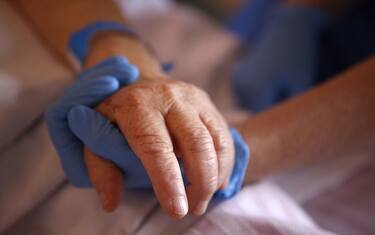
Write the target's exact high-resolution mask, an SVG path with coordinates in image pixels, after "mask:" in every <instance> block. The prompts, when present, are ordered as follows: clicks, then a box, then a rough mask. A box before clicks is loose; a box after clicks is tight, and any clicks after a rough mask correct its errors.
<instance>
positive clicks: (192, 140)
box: [184, 127, 214, 153]
mask: <svg viewBox="0 0 375 235" xmlns="http://www.w3.org/2000/svg"><path fill="white" fill-rule="evenodd" d="M184 139H185V140H184V141H186V143H187V144H188V146H189V150H190V151H191V152H193V153H210V152H213V150H214V149H213V142H212V138H211V136H210V135H209V134H208V132H207V131H206V130H205V129H204V128H202V127H195V128H191V129H189V130H188V131H187V133H186V134H185V138H184Z"/></svg>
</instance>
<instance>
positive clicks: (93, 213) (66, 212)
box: [0, 1, 360, 235]
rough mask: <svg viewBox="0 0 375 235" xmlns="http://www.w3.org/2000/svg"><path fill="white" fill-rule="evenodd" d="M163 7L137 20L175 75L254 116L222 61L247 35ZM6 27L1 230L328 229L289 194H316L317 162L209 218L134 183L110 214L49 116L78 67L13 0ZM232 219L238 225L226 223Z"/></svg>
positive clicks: (0, 26)
mask: <svg viewBox="0 0 375 235" xmlns="http://www.w3.org/2000/svg"><path fill="white" fill-rule="evenodd" d="M130 2H133V4H134V1H130ZM164 2H165V1H164ZM164 4H165V3H164ZM160 12H161V13H160V14H159V15H158V14H148V15H149V18H142V19H140V18H137V17H136V18H133V23H134V25H135V28H136V30H137V31H139V33H140V34H141V35H142V36H143V37H144V38H147V39H149V40H150V41H152V45H153V47H154V48H155V51H156V54H157V55H158V56H159V57H160V59H161V61H163V62H166V61H174V62H175V63H176V67H175V70H174V71H173V72H172V76H173V77H174V78H176V79H181V80H183V81H188V82H192V83H194V84H196V85H198V86H200V87H202V88H203V89H205V90H207V91H208V93H209V94H210V95H211V97H212V99H213V101H214V103H215V104H216V105H217V106H218V107H219V109H220V110H221V111H222V112H223V113H224V114H227V113H230V115H229V116H227V117H229V118H230V119H232V120H239V119H243V118H246V117H247V116H248V115H249V114H248V113H247V112H246V111H244V110H241V109H238V108H237V107H236V105H235V101H234V99H233V98H232V96H231V91H230V89H229V87H230V86H229V78H230V68H229V69H228V68H227V66H223V65H226V64H227V62H228V61H230V58H232V56H233V54H234V51H235V49H236V48H237V46H238V41H237V40H236V39H235V38H233V37H232V36H231V35H229V34H227V33H225V32H223V31H222V30H221V29H220V28H219V27H218V26H217V25H216V24H215V23H213V22H212V21H210V20H209V19H208V18H207V17H206V16H204V15H202V14H200V13H199V12H197V11H194V10H192V9H189V8H186V7H174V6H173V5H172V6H171V5H169V7H162V10H161V11H160ZM166 13H167V14H166ZM0 33H1V37H2V39H1V40H0V114H1V115H0V130H1V131H0V185H1V189H0V234H12V235H18V234H22V235H24V234H26V235H28V234H38V235H44V234H46V235H47V234H57V235H58V234H64V235H65V234H70V235H75V234H77V235H78V234H79V235H82V234H90V235H91V234H93V235H95V234H140V235H142V234H182V233H184V232H187V233H188V234H202V233H203V234H208V232H210V231H220V230H215V229H217V228H216V227H217V226H216V225H218V224H217V222H218V221H221V222H220V225H221V227H219V229H222V226H225V227H226V228H230V229H233V231H238V233H237V234H262V233H263V234H264V233H265V232H264V231H268V230H259V229H263V228H264V227H266V228H264V229H275V228H277V231H284V232H282V233H284V234H288V233H287V232H285V231H294V232H296V231H301V230H298V229H302V228H304V230H303V231H305V232H306V233H303V234H325V233H324V232H322V231H321V230H319V229H318V228H317V226H316V225H315V224H314V223H313V222H312V220H311V219H310V218H309V217H308V216H307V215H306V214H305V213H304V212H303V211H302V210H301V208H300V207H299V206H298V205H297V204H296V203H295V202H294V201H293V199H292V198H291V197H290V195H299V197H297V198H296V199H297V200H298V201H303V200H306V198H309V197H312V196H314V195H317V194H318V191H319V190H321V189H322V187H319V186H316V187H314V189H315V191H313V192H309V194H308V195H306V194H304V193H303V192H304V191H305V190H301V185H306V184H307V185H309V182H315V181H314V180H312V179H315V177H316V173H315V172H319V170H316V169H315V170H314V168H313V167H312V168H311V169H310V170H307V171H303V170H301V171H302V173H301V172H300V173H298V171H297V172H291V173H290V175H291V176H292V177H293V179H294V180H291V181H290V177H288V174H284V175H282V176H280V177H276V178H275V179H272V180H271V181H270V183H268V182H264V183H261V184H258V185H255V186H248V187H246V188H245V189H244V190H243V191H242V192H241V193H240V194H239V195H237V196H236V197H235V198H234V199H232V200H230V201H227V202H224V203H223V204H220V205H217V206H215V207H214V206H213V207H212V208H211V209H210V211H209V212H208V213H207V215H206V216H204V217H201V218H196V217H193V216H187V218H185V219H183V220H180V221H175V220H172V219H169V218H167V217H166V215H165V214H164V213H163V212H162V210H161V209H160V207H159V206H158V204H157V201H156V199H155V198H154V197H153V195H152V193H151V192H149V191H127V192H126V193H125V195H124V199H123V201H122V203H121V206H120V208H119V209H118V210H116V211H115V212H114V213H111V214H106V213H104V212H103V211H102V209H101V208H100V203H99V200H98V198H97V195H96V193H95V191H94V190H93V189H76V188H74V187H72V186H70V185H69V184H67V182H66V180H65V178H64V175H63V172H62V169H61V166H60V163H59V161H58V158H57V156H56V153H55V150H54V149H53V147H52V145H51V142H50V140H49V136H48V133H47V130H46V126H45V124H44V121H43V118H42V113H43V111H44V110H45V109H46V107H47V106H48V105H49V104H50V103H52V102H53V100H54V99H55V98H56V97H58V95H59V94H60V93H61V91H62V90H63V89H64V87H65V86H66V85H68V84H69V83H70V82H71V81H72V79H73V75H72V73H71V72H70V71H69V70H67V69H66V68H64V67H63V66H61V65H60V64H59V63H58V61H57V60H56V59H54V57H53V56H52V54H50V53H49V51H48V50H47V48H45V46H44V45H43V44H42V42H41V41H40V40H39V39H38V38H37V37H36V36H35V34H34V33H33V32H32V31H30V29H29V28H28V27H27V25H26V24H25V23H24V22H23V21H22V19H21V18H20V17H19V16H18V15H17V13H16V12H15V11H14V10H13V9H12V8H11V7H10V6H9V5H8V3H6V2H5V1H0ZM166 39H168V40H166ZM207 42H209V43H207ZM202 52H205V53H202ZM224 67H225V68H227V69H224ZM331 165H334V163H332V164H331ZM342 165H343V166H345V164H342ZM348 165H352V164H350V163H346V166H348ZM357 165H360V164H357ZM315 167H316V168H317V169H322V168H321V167H320V168H319V166H315ZM324 169H326V170H324ZM329 169H333V168H328V170H327V167H326V168H324V167H323V171H320V173H322V172H324V173H325V175H326V176H327V177H325V179H326V180H325V182H331V183H330V184H325V186H324V187H325V188H327V187H332V185H335V184H337V183H338V182H341V181H342V179H344V178H345V177H346V175H347V174H345V171H344V170H342V175H338V176H337V175H336V176H334V177H330V174H329V173H332V170H329ZM342 169H345V167H343V168H342ZM304 172H307V173H304ZM296 175H297V176H296ZM296 178H298V179H296ZM330 179H333V180H330ZM274 182H276V183H274ZM320 183H321V182H320ZM276 184H279V185H282V186H283V188H284V189H286V190H287V192H288V193H289V194H290V195H288V194H285V193H283V191H282V189H280V187H278V186H276ZM313 185H321V184H319V182H315V184H313ZM265 208H267V209H265ZM215 221H216V222H215ZM226 222H228V223H229V224H228V225H224V224H225V223H226ZM207 224H209V226H208V225H207ZM213 225H215V226H213ZM269 225H270V226H269ZM292 225H293V226H294V225H295V226H296V229H294V230H293V228H291V226H292ZM207 226H208V227H209V229H208V230H207ZM259 226H260V227H259ZM214 227H215V228H214ZM189 229H190V230H189ZM234 229H238V230H234ZM288 229H289V230H288ZM290 229H292V230H290ZM225 231H228V230H225ZM225 231H224V232H223V233H221V234H225ZM262 231H263V232H262ZM216 234H220V233H216ZM266 234H267V233H266ZM276 234H278V233H276ZM291 234H293V233H291Z"/></svg>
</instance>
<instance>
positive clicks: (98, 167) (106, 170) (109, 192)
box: [84, 146, 123, 212]
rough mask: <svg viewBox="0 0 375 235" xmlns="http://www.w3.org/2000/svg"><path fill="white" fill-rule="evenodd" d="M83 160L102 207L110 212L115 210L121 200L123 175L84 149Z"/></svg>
mask: <svg viewBox="0 0 375 235" xmlns="http://www.w3.org/2000/svg"><path fill="white" fill-rule="evenodd" d="M84 159H85V163H86V166H87V169H88V173H89V176H90V180H91V183H92V184H93V185H94V187H95V189H96V191H97V192H98V194H99V197H100V200H101V203H102V207H103V209H104V210H105V211H107V212H111V211H113V210H114V209H116V208H117V206H118V204H119V203H120V200H121V195H122V187H123V175H122V172H121V170H120V169H119V168H117V166H116V165H115V164H114V163H112V162H111V161H108V160H105V159H103V158H101V157H100V156H98V155H96V154H95V153H93V152H92V151H91V150H89V149H88V148H87V147H86V146H85V147H84Z"/></svg>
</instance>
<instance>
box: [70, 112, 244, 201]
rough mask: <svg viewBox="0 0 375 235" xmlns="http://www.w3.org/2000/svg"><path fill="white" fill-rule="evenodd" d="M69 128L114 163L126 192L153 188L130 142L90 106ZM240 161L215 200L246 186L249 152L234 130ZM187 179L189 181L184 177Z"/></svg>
mask: <svg viewBox="0 0 375 235" xmlns="http://www.w3.org/2000/svg"><path fill="white" fill-rule="evenodd" d="M68 120H69V126H70V128H71V130H72V131H73V132H74V134H75V135H76V136H77V137H78V138H79V139H80V140H82V142H83V143H85V144H86V145H87V146H88V147H89V149H90V150H92V151H93V152H94V153H96V154H98V155H99V156H102V157H103V158H104V159H107V160H110V161H112V162H114V163H115V165H117V166H118V167H119V168H120V169H121V170H122V172H123V173H124V178H125V187H126V188H151V187H152V185H151V181H150V180H149V178H148V176H147V172H146V171H145V169H144V168H143V166H142V163H141V161H140V160H139V159H138V157H137V156H136V155H135V154H134V153H133V151H131V149H130V147H129V145H128V143H127V141H126V139H125V138H124V136H123V135H122V134H121V132H120V131H119V129H118V128H116V127H115V126H114V125H113V124H112V123H111V122H110V121H108V120H107V119H106V118H104V117H103V116H102V115H101V114H99V113H98V112H96V111H94V110H93V109H91V108H89V107H87V106H82V105H81V106H77V107H75V108H73V109H72V110H71V111H70V112H69V115H68ZM231 133H232V137H233V140H234V143H235V150H236V157H235V164H234V167H233V171H232V175H231V177H230V181H229V184H228V186H227V187H226V188H225V189H223V190H221V191H218V192H216V194H215V196H214V198H217V199H225V198H229V197H232V196H233V195H234V194H236V193H237V192H238V191H239V190H240V189H241V186H242V183H243V178H244V174H245V171H246V167H247V163H248V159H249V150H248V148H247V145H246V144H245V142H244V141H243V140H242V138H241V136H240V134H239V133H238V132H237V131H236V130H234V129H231ZM184 178H185V177H184Z"/></svg>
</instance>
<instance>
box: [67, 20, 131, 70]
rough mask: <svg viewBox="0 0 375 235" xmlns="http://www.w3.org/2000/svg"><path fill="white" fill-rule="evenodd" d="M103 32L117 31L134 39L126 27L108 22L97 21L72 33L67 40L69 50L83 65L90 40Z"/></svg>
mask: <svg viewBox="0 0 375 235" xmlns="http://www.w3.org/2000/svg"><path fill="white" fill-rule="evenodd" d="M105 31H118V32H123V33H128V34H130V35H133V36H135V37H136V34H135V33H134V32H133V31H132V30H131V29H130V28H129V27H127V26H126V25H124V24H120V23H117V22H110V21H97V22H93V23H90V24H88V25H87V26H85V27H83V28H82V29H80V30H78V31H77V32H74V33H72V35H71V36H70V39H69V49H70V51H71V52H72V53H73V55H74V56H75V57H76V58H77V59H78V60H79V61H80V62H81V64H83V62H84V61H85V59H86V56H87V54H88V52H89V46H90V40H91V38H92V37H93V36H95V34H97V33H99V32H105Z"/></svg>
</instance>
